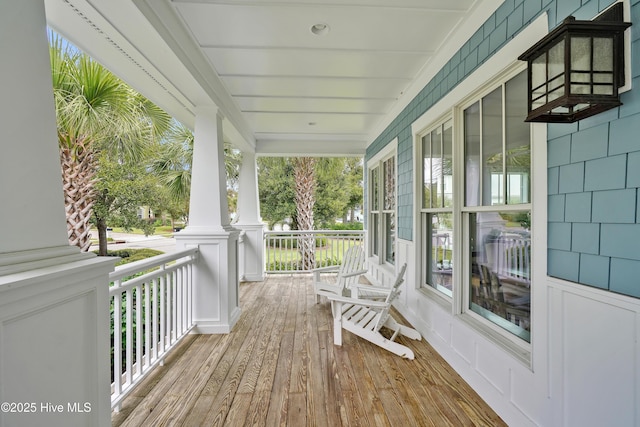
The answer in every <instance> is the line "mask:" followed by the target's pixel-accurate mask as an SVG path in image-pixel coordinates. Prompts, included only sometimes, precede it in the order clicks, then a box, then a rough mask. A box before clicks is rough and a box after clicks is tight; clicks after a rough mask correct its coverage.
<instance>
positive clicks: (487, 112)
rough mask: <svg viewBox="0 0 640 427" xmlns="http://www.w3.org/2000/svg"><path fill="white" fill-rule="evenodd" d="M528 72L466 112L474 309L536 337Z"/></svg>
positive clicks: (468, 243)
mask: <svg viewBox="0 0 640 427" xmlns="http://www.w3.org/2000/svg"><path fill="white" fill-rule="evenodd" d="M526 95H527V80H526V73H525V72H521V73H519V74H517V75H516V76H515V77H513V78H511V79H509V80H508V81H506V82H505V83H503V84H500V85H499V86H498V87H496V88H494V89H493V90H491V92H489V93H487V94H486V95H484V96H482V97H480V99H478V100H476V101H475V102H473V103H472V104H471V105H468V106H467V107H466V108H464V110H463V114H462V120H463V129H464V130H463V132H462V134H463V138H464V142H463V145H464V205H465V206H464V208H463V218H464V221H465V224H466V229H467V230H468V233H465V234H466V237H465V238H466V240H467V241H466V249H465V254H466V260H465V262H466V267H467V269H468V270H467V271H468V277H467V278H466V280H465V281H464V282H465V287H466V289H467V291H466V292H468V296H469V299H468V301H469V304H468V309H469V310H470V311H472V312H474V313H476V314H478V315H480V316H482V317H483V318H485V319H488V320H489V321H491V322H493V323H494V324H496V325H498V326H500V327H502V328H503V329H505V330H507V331H509V332H511V333H512V334H514V335H516V336H518V337H520V338H522V339H523V340H525V341H527V342H528V341H530V333H529V330H530V304H531V302H530V301H531V204H530V202H531V200H530V193H531V142H530V128H529V124H528V123H525V122H524V121H523V120H524V118H525V117H526V115H527V110H526V108H527V106H526V101H525V100H526Z"/></svg>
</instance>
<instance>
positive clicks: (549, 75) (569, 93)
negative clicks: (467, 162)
mask: <svg viewBox="0 0 640 427" xmlns="http://www.w3.org/2000/svg"><path fill="white" fill-rule="evenodd" d="M630 26H631V23H628V22H623V9H622V3H617V4H616V5H614V6H613V7H612V8H610V9H609V10H608V11H607V12H605V13H604V14H603V15H601V16H600V17H598V18H596V19H595V20H593V21H578V20H576V19H575V18H574V17H573V16H569V17H568V18H566V19H565V20H564V21H563V23H562V24H561V25H559V26H558V27H557V28H555V29H554V30H553V31H551V32H550V33H549V34H547V36H546V37H544V38H543V39H542V40H540V41H539V42H538V43H536V44H535V45H533V46H532V47H531V48H530V49H529V50H527V51H526V52H525V53H523V54H522V55H520V57H519V58H518V59H520V60H522V61H527V63H528V71H527V74H528V85H529V92H528V111H529V113H528V115H527V118H526V120H525V121H527V122H547V123H573V122H575V121H578V120H582V119H584V118H586V117H590V116H593V115H595V114H598V113H601V112H603V111H606V110H609V109H611V108H615V107H617V106H620V105H622V103H621V102H620V98H619V94H618V89H619V88H620V87H622V86H624V31H625V30H626V29H627V28H628V27H630Z"/></svg>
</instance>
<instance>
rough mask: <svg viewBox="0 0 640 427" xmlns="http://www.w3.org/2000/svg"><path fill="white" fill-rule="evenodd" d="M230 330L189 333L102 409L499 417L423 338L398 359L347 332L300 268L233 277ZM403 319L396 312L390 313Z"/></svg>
mask: <svg viewBox="0 0 640 427" xmlns="http://www.w3.org/2000/svg"><path fill="white" fill-rule="evenodd" d="M240 303H241V308H242V315H241V316H240V319H239V320H238V323H237V324H236V325H235V327H234V329H233V331H232V333H230V334H226V335H191V336H189V337H187V338H186V339H185V340H184V341H183V342H182V343H181V344H179V345H178V346H177V347H176V348H175V349H174V350H173V351H172V352H171V353H170V354H169V355H168V356H167V358H166V360H165V363H164V365H163V366H158V367H157V368H156V369H155V370H154V371H153V372H152V373H151V375H150V376H149V377H148V378H146V379H145V380H144V381H143V382H142V383H140V384H139V385H138V386H137V387H136V389H134V390H133V392H132V393H131V394H130V395H129V396H128V397H127V398H126V399H125V400H124V401H123V402H122V408H121V411H120V412H119V413H115V412H114V413H113V414H112V425H113V426H150V425H153V426H196V425H203V426H241V425H251V426H304V425H306V426H318V427H326V426H340V425H343V426H396V425H398V426H400V425H402V426H404V425H416V426H438V427H439V426H492V427H493V426H501V425H502V426H503V425H506V424H504V422H503V421H502V420H501V419H500V418H499V417H498V416H497V415H496V414H495V413H494V412H493V411H492V410H491V408H489V407H488V406H487V404H486V403H485V402H484V401H482V399H480V397H479V396H478V395H477V394H476V393H475V392H474V391H473V390H472V389H471V387H469V385H468V384H466V383H465V382H464V381H463V380H462V379H461V378H460V376H459V375H457V374H456V373H455V371H454V370H453V369H452V368H451V367H450V366H449V365H448V364H447V363H446V362H445V361H444V360H443V359H442V358H441V357H440V356H439V355H438V354H437V353H436V352H435V351H434V350H433V348H432V347H431V346H430V345H429V344H428V343H427V342H425V341H424V340H423V341H421V342H416V341H412V340H409V339H404V338H402V337H400V338H399V340H400V341H401V342H402V343H403V344H405V345H407V346H409V347H410V348H412V349H413V350H414V353H415V354H416V359H415V360H407V359H402V358H400V357H398V356H395V355H393V354H392V353H390V352H388V351H386V350H384V349H381V348H379V347H377V346H375V345H373V344H371V343H369V342H368V341H365V340H363V339H361V338H359V337H357V336H355V335H353V334H351V333H349V332H347V331H344V332H343V345H342V346H335V345H333V331H332V328H333V321H332V318H331V308H330V306H329V304H328V303H327V302H326V300H325V299H323V300H322V302H321V303H320V304H316V300H315V296H314V295H313V286H312V283H311V277H310V276H301V275H297V276H296V275H274V276H268V278H267V279H266V280H265V281H264V282H256V283H243V284H241V286H240ZM394 316H397V317H398V318H399V319H401V320H402V321H403V322H404V319H402V317H401V316H399V315H398V314H397V313H395V314H394Z"/></svg>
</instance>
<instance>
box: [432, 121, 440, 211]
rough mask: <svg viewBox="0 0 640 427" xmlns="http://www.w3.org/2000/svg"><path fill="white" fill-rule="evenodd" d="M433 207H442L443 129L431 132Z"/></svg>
mask: <svg viewBox="0 0 640 427" xmlns="http://www.w3.org/2000/svg"><path fill="white" fill-rule="evenodd" d="M431 185H432V187H431V206H432V207H434V208H439V207H441V206H442V129H441V128H440V127H438V128H437V129H435V130H434V131H433V132H431Z"/></svg>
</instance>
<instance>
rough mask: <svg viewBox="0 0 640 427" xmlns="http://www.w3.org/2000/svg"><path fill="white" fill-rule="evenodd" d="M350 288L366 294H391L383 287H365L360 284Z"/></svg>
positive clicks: (389, 289) (388, 289) (389, 290)
mask: <svg viewBox="0 0 640 427" xmlns="http://www.w3.org/2000/svg"><path fill="white" fill-rule="evenodd" d="M351 287H352V288H355V289H356V290H363V291H367V292H378V293H380V294H389V292H391V288H385V287H384V286H375V285H365V284H360V283H356V284H355V285H352V286H351Z"/></svg>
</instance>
